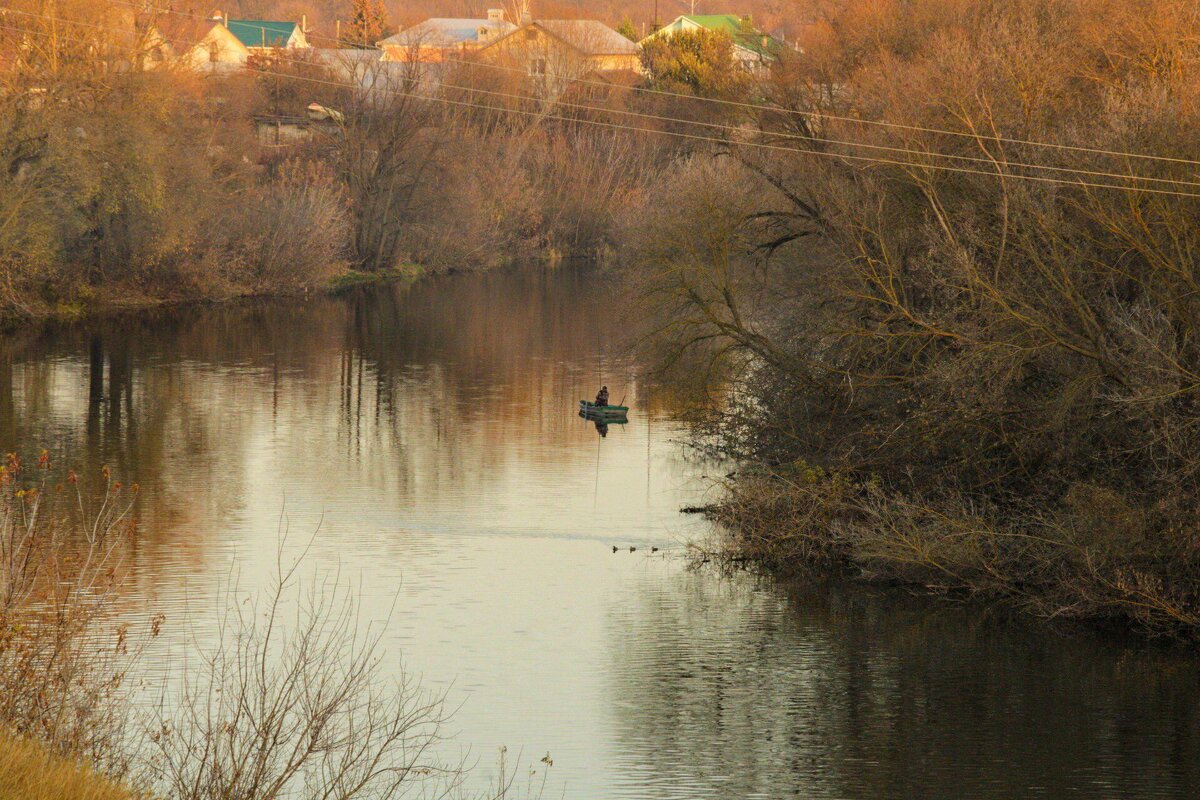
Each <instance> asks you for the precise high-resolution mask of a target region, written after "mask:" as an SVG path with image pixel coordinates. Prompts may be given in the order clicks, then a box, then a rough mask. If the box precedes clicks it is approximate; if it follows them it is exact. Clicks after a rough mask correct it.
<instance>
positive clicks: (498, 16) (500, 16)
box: [487, 8, 504, 25]
mask: <svg viewBox="0 0 1200 800" xmlns="http://www.w3.org/2000/svg"><path fill="white" fill-rule="evenodd" d="M487 19H488V22H490V23H492V24H493V25H499V24H500V23H501V22H504V9H503V8H489V9H488V15H487Z"/></svg>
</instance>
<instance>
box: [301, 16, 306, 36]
mask: <svg viewBox="0 0 1200 800" xmlns="http://www.w3.org/2000/svg"><path fill="white" fill-rule="evenodd" d="M300 32H301V33H303V34H304V35H305V36H307V35H308V14H301V15H300Z"/></svg>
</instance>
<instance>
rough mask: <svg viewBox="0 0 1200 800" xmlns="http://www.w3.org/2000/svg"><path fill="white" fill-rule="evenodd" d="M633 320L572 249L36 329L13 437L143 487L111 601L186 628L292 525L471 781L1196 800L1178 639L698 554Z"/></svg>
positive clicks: (1, 388)
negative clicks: (128, 560)
mask: <svg viewBox="0 0 1200 800" xmlns="http://www.w3.org/2000/svg"><path fill="white" fill-rule="evenodd" d="M624 310H625V301H624V299H623V298H622V296H621V293H620V290H619V289H618V288H617V287H616V285H615V284H614V283H613V282H612V281H610V280H608V279H607V277H606V276H604V275H603V274H601V273H598V272H597V271H596V269H595V268H593V267H589V266H578V267H576V266H568V267H561V268H558V269H522V270H511V271H502V272H493V273H488V274H480V275H456V276H446V277H438V278H432V279H429V280H425V281H422V282H419V283H417V284H416V285H413V286H391V287H384V288H379V289H367V290H362V291H359V292H356V293H352V294H350V295H347V296H342V297H318V298H311V299H307V300H303V299H293V300H282V301H269V302H253V303H242V304H235V305H227V306H216V307H203V308H194V309H188V310H172V311H163V312H155V313H144V314H135V315H123V316H120V317H114V318H109V319H103V320H98V321H93V322H87V323H77V324H56V325H48V326H43V327H37V328H36V329H25V330H22V331H18V332H17V333H16V334H14V335H11V336H9V337H8V339H7V341H6V342H5V343H4V344H3V346H2V347H0V447H2V448H3V449H4V450H6V451H7V450H21V451H23V452H25V453H26V454H27V455H28V454H32V453H35V452H36V451H37V450H39V449H40V448H43V447H45V448H48V449H49V450H50V451H51V452H52V453H54V455H55V458H56V459H58V460H59V461H60V462H61V463H64V464H70V465H72V466H74V467H75V468H76V469H77V470H79V471H80V472H81V474H85V475H94V474H96V473H98V472H99V470H100V467H101V465H103V464H108V465H110V466H111V467H112V469H113V471H114V473H115V474H116V475H117V476H118V477H120V478H121V479H122V480H124V481H127V482H135V481H136V482H137V483H139V484H140V487H141V495H140V499H139V501H138V515H139V519H140V531H141V533H140V534H139V538H138V540H137V542H136V547H135V550H134V554H133V563H134V573H133V575H134V583H133V586H132V588H131V589H130V602H131V604H132V605H135V606H137V607H138V608H142V609H152V610H154V611H161V612H163V613H165V614H166V615H167V623H166V630H167V631H168V637H174V640H173V641H175V642H176V643H177V644H178V646H179V647H182V646H184V642H185V640H186V639H187V636H185V635H184V634H183V633H181V631H185V630H187V631H190V632H191V634H190V635H194V634H195V632H196V631H200V632H201V633H200V635H201V637H202V636H203V635H204V631H209V630H211V626H210V625H209V623H208V622H207V620H208V619H209V618H210V617H211V616H212V614H213V613H214V607H215V604H217V603H219V602H220V600H221V598H222V597H224V596H225V595H226V594H230V593H232V594H234V595H236V596H239V597H240V596H241V595H242V594H245V595H247V596H250V595H253V593H254V592H256V591H258V590H259V589H261V587H262V586H263V585H264V584H265V583H266V582H267V581H268V580H269V579H270V576H271V570H272V568H273V564H274V561H275V553H276V550H277V549H278V547H279V542H280V536H281V534H280V530H281V527H285V528H286V530H287V536H286V540H285V545H284V548H285V550H286V551H287V552H288V553H294V552H296V551H297V550H298V549H299V548H301V547H302V546H304V545H305V544H306V543H307V542H308V541H309V540H310V539H311V541H312V543H311V547H310V552H309V554H308V556H307V559H308V560H309V561H311V562H312V563H313V564H314V565H317V566H318V567H321V568H325V569H332V568H336V569H337V570H338V571H339V573H340V575H342V576H343V578H344V579H345V580H346V581H347V582H348V583H349V584H352V585H353V586H354V587H355V590H356V592H357V594H358V597H359V599H360V601H361V604H362V607H363V610H364V615H366V616H367V617H372V618H379V619H385V618H386V619H387V629H386V634H385V636H384V644H385V645H386V647H387V656H386V659H387V660H386V664H387V668H388V669H390V670H395V671H398V670H400V669H405V670H407V671H408V672H409V673H410V674H419V675H420V676H422V680H423V682H424V684H425V685H426V686H427V687H429V688H432V689H435V690H440V691H445V692H446V693H447V697H448V701H449V703H450V705H451V706H452V707H454V708H455V709H456V711H455V714H454V716H453V719H452V722H451V724H450V726H449V729H448V733H450V734H451V735H452V737H453V738H452V740H451V742H450V743H449V744H448V746H450V747H452V748H454V753H455V754H465V755H466V757H467V759H468V760H469V761H473V762H478V766H477V767H476V768H475V770H474V771H473V772H472V775H471V778H470V782H471V786H473V787H482V786H484V785H486V784H487V782H488V781H489V779H490V778H492V777H494V773H495V766H494V765H495V761H496V754H497V752H498V749H499V748H500V747H501V746H505V747H507V749H508V753H509V758H510V760H515V759H516V758H517V757H518V754H519V757H520V759H521V761H522V763H523V764H525V765H532V766H533V767H534V768H536V769H539V770H542V769H545V767H544V765H543V764H542V763H541V762H540V760H539V759H541V757H542V756H543V755H544V754H547V753H548V754H549V755H550V756H551V758H552V760H553V762H554V765H553V767H552V768H550V770H549V773H548V778H547V784H546V791H545V795H544V796H545V797H547V798H557V797H567V798H631V799H632V798H637V799H638V800H666V799H667V798H688V799H689V800H692V799H700V798H751V797H754V798H758V797H761V798H780V797H813V798H880V797H889V798H890V797H896V798H908V797H912V798H918V797H920V798H996V799H997V800H1000V799H1001V798H1003V799H1004V800H1009V798H1016V797H1046V798H1061V797H1095V798H1112V797H1137V798H1147V797H1194V796H1195V791H1196V789H1195V787H1197V786H1200V703H1198V701H1200V669H1198V667H1200V660H1197V659H1196V658H1195V657H1194V656H1191V655H1189V654H1187V653H1183V652H1178V651H1176V650H1174V649H1172V648H1170V647H1166V646H1158V645H1147V644H1138V643H1123V642H1119V641H1115V640H1113V639H1112V638H1111V637H1108V638H1105V637H1101V636H1099V635H1093V634H1088V633H1084V632H1080V631H1064V630H1062V629H1058V628H1052V627H1049V626H1046V625H1042V624H1029V623H1025V622H1021V621H1014V620H1011V619H1005V618H1004V617H1003V615H998V614H995V613H988V612H986V611H984V610H981V609H978V608H972V607H961V606H957V605H953V604H950V603H946V602H936V601H935V602H930V601H927V600H920V599H915V598H909V597H906V596H904V595H897V594H894V593H882V592H877V591H868V590H865V589H861V588H853V587H849V588H847V587H839V586H813V585H777V584H774V583H772V582H770V581H766V580H763V579H759V578H755V577H753V576H750V575H735V576H732V577H730V576H721V575H718V574H715V573H714V572H712V571H709V570H706V569H689V568H688V564H687V559H686V558H685V557H684V549H685V547H686V545H687V543H688V542H689V541H697V540H703V539H704V538H705V537H706V536H708V535H709V533H710V531H709V530H708V528H707V523H706V522H704V521H703V519H701V518H698V517H695V516H688V515H683V514H680V513H679V509H680V507H682V506H686V505H694V504H697V503H702V502H704V501H705V500H706V499H707V498H709V497H711V496H712V493H713V491H714V489H713V477H714V476H718V475H719V474H720V472H721V470H720V468H719V466H718V465H715V464H712V463H708V462H705V461H704V460H703V459H701V458H699V457H698V456H697V455H696V454H695V453H694V452H693V451H692V450H690V449H689V448H688V447H687V446H686V444H685V443H684V440H685V439H686V431H685V430H684V429H683V428H681V427H680V425H679V424H677V423H675V422H673V421H672V408H671V406H670V398H669V397H668V396H667V393H666V392H662V391H655V390H653V389H652V388H651V386H650V385H649V384H647V383H645V382H644V381H641V380H640V379H639V378H638V377H637V375H638V374H639V369H638V365H637V364H636V363H634V362H633V361H632V360H631V357H630V356H628V355H626V354H625V352H624V350H623V349H622V348H621V347H620V346H619V340H620V337H619V336H618V335H616V331H615V330H614V329H616V328H619V327H620V323H619V321H620V320H621V319H623V313H622V312H623V311H624ZM601 381H603V382H606V383H607V384H608V385H609V387H610V389H611V392H612V397H613V400H614V401H615V400H619V399H621V398H625V400H626V404H628V405H630V406H631V414H630V420H629V424H628V425H623V426H621V425H613V426H611V427H610V428H609V430H608V431H607V432H606V435H605V436H603V437H602V436H601V435H600V432H599V431H598V430H597V428H596V427H595V426H594V425H592V424H590V423H587V422H586V421H584V420H581V419H579V418H578V417H577V415H576V402H577V400H578V399H579V398H581V397H587V396H590V395H591V394H594V393H595V391H596V389H597V388H598V386H597V384H598V383H599V382H601ZM614 547H616V548H617V551H616V552H614V551H613V548H614ZM630 548H636V549H634V550H631V549H630ZM231 584H232V588H230V587H231ZM393 604H394V606H395V608H394V610H393V611H391V612H390V615H389V613H388V610H389V609H390V608H392V606H393ZM539 779H540V777H539Z"/></svg>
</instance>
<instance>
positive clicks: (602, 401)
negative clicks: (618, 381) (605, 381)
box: [596, 386, 608, 406]
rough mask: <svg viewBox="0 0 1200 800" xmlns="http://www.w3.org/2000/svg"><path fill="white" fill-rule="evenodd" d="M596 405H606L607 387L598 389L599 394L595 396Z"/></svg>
mask: <svg viewBox="0 0 1200 800" xmlns="http://www.w3.org/2000/svg"><path fill="white" fill-rule="evenodd" d="M596 405H598V406H606V405H608V387H607V386H601V387H600V392H599V394H597V395H596Z"/></svg>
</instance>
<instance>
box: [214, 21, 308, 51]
mask: <svg viewBox="0 0 1200 800" xmlns="http://www.w3.org/2000/svg"><path fill="white" fill-rule="evenodd" d="M224 22H225V27H226V28H228V29H229V32H230V33H232V34H233V35H234V36H236V37H237V39H238V41H239V42H241V43H242V45H243V46H245V47H246V49H248V50H249V51H250V52H251V53H254V52H256V51H258V52H261V51H264V50H275V49H280V50H292V49H305V48H307V47H308V46H309V45H308V37H307V35H306V32H305V30H304V29H305V25H304V24H303V23H302V22H277V21H273V20H266V19H228V18H225V19H224Z"/></svg>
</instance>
